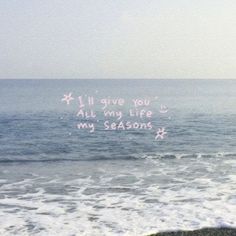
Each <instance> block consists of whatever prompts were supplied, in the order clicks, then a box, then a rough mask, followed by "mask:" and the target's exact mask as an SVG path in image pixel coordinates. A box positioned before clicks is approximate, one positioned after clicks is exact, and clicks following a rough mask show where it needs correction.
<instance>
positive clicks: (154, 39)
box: [0, 0, 236, 78]
mask: <svg viewBox="0 0 236 236" xmlns="http://www.w3.org/2000/svg"><path fill="white" fill-rule="evenodd" d="M0 78H236V0H0Z"/></svg>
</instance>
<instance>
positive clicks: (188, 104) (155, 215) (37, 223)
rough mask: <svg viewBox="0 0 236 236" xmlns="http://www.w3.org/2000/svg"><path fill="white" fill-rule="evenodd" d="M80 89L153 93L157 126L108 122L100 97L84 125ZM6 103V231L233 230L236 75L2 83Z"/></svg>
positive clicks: (96, 93)
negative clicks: (90, 126)
mask: <svg viewBox="0 0 236 236" xmlns="http://www.w3.org/2000/svg"><path fill="white" fill-rule="evenodd" d="M70 92H71V93H72V96H74V97H75V98H76V99H75V100H73V101H71V104H70V105H68V106H67V105H66V104H65V103H64V102H62V101H61V99H62V98H63V95H64V94H68V93H70ZM82 95H83V96H84V97H85V96H87V97H88V96H93V97H94V98H95V102H98V101H100V100H101V99H102V98H108V97H109V98H124V99H125V101H131V100H132V99H133V98H147V99H151V100H152V103H151V104H150V106H149V107H148V108H149V109H151V110H152V111H153V112H154V116H153V117H152V118H151V122H152V125H153V129H151V130H142V129H130V130H120V129H118V130H115V131H114V130H104V125H103V123H104V121H105V118H104V116H103V115H102V109H101V105H100V106H96V107H95V108H94V110H95V112H96V113H97V118H96V120H95V121H94V122H95V123H96V128H95V131H94V132H93V133H90V132H89V130H87V129H78V128H77V124H78V122H81V121H83V122H87V121H89V119H86V118H84V119H81V118H80V117H77V116H76V114H77V111H78V110H79V105H78V100H77V97H78V96H82ZM155 98H156V101H154V100H155ZM0 102H1V105H0V235H132V236H133V235H146V234H148V233H153V232H159V231H166V230H175V229H198V228H202V227H210V226H216V227H221V226H230V227H236V214H235V213H236V145H235V143H236V80H0ZM161 105H165V106H167V107H168V112H167V113H165V114H161V113H160V112H159V111H160V107H161ZM114 107H117V106H114ZM129 108H130V104H125V105H124V106H123V107H122V110H124V111H127V110H129ZM129 119H131V118H129V117H127V116H126V117H123V118H122V119H121V120H123V121H124V122H127V120H129ZM114 120H115V119H114ZM131 121H132V120H131ZM142 121H145V119H144V120H142ZM147 121H150V119H147ZM115 122H117V121H115ZM161 127H165V130H166V132H167V134H166V135H165V138H164V139H158V140H156V139H155V136H156V130H157V129H158V128H161Z"/></svg>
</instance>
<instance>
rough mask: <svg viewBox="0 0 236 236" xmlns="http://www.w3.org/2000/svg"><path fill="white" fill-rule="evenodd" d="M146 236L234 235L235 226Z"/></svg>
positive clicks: (235, 234)
mask: <svg viewBox="0 0 236 236" xmlns="http://www.w3.org/2000/svg"><path fill="white" fill-rule="evenodd" d="M147 236H236V228H204V229H198V230H193V231H182V230H180V231H170V232H160V233H154V234H149V235H147Z"/></svg>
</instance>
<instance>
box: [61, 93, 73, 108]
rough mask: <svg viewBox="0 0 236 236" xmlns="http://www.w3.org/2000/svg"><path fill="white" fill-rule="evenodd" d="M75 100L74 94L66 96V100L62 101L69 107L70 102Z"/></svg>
mask: <svg viewBox="0 0 236 236" xmlns="http://www.w3.org/2000/svg"><path fill="white" fill-rule="evenodd" d="M72 100H74V98H73V97H72V93H69V94H68V95H66V94H64V98H62V99H61V101H62V102H64V101H65V102H66V104H67V105H70V101H72Z"/></svg>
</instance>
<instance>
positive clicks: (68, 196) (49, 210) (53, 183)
mask: <svg viewBox="0 0 236 236" xmlns="http://www.w3.org/2000/svg"><path fill="white" fill-rule="evenodd" d="M170 161H171V162H170ZM232 163H234V160H232V159H227V160H222V158H221V157H219V159H217V160H216V159H215V160H212V158H210V159H204V158H203V159H202V158H200V159H194V161H193V160H192V159H191V160H190V159H184V160H183V159H180V160H178V159H171V160H169V159H166V161H165V160H158V159H157V160H155V161H153V160H151V159H144V160H137V161H120V160H119V161H114V160H113V161H107V162H103V163H101V161H100V162H92V161H91V162H84V163H83V162H78V163H71V164H67V165H64V164H59V163H54V164H52V165H51V166H43V165H42V166H40V168H38V167H37V164H33V166H31V168H30V171H31V172H32V173H31V175H30V176H31V177H30V178H25V179H21V180H20V181H8V182H7V183H6V182H4V181H1V184H2V186H1V188H0V191H1V202H0V203H1V211H0V235H6V236H7V235H14V234H17V235H19V236H21V235H22V236H23V235H86V236H90V235H91V236H92V235H98V236H99V235H107V236H109V235H125V236H135V235H147V234H149V233H154V232H159V231H166V230H176V229H198V228H202V227H214V226H216V227H220V226H230V227H236V215H235V212H236V194H235V191H236V188H235V186H236V174H235V172H234V169H233V168H232V166H231V164H232ZM5 168H7V169H8V170H9V172H8V173H11V168H12V167H11V166H10V165H9V166H7V167H6V166H5ZM50 170H51V172H50ZM24 171H25V169H24V168H23V167H22V166H19V167H18V173H17V175H20V174H22V175H24ZM33 174H34V175H33Z"/></svg>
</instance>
